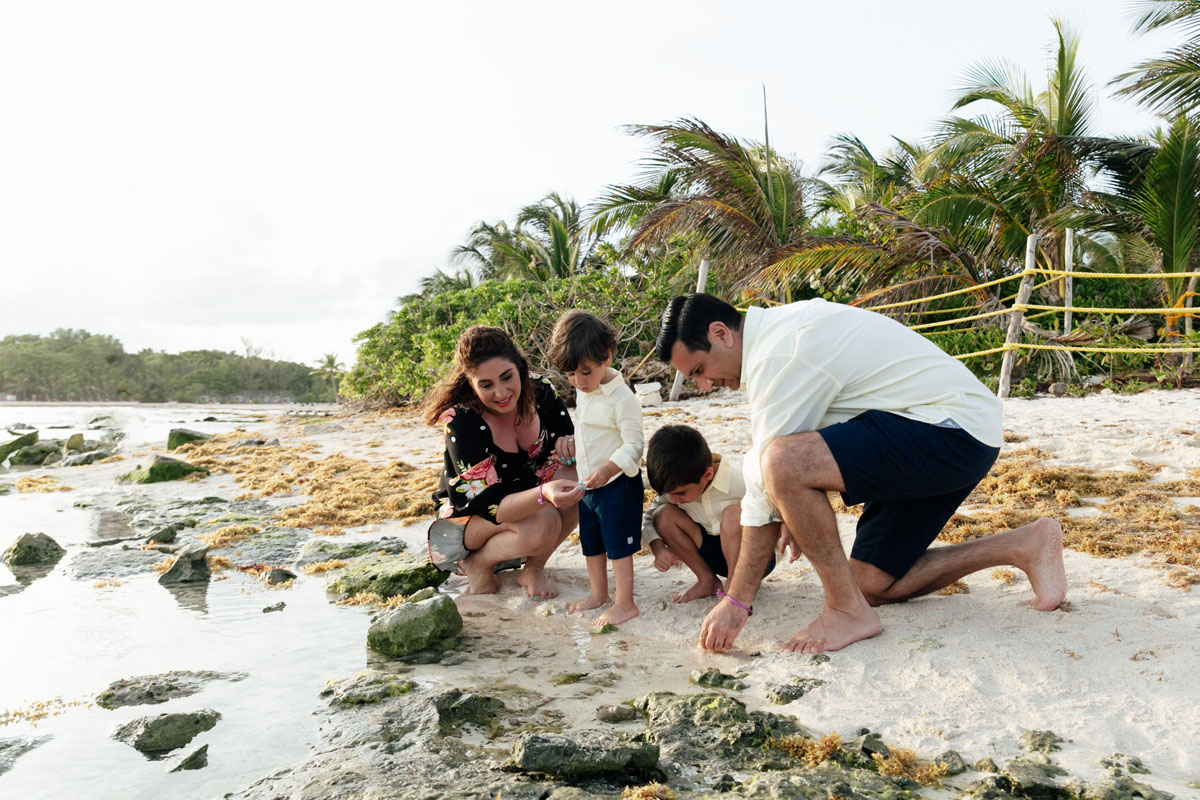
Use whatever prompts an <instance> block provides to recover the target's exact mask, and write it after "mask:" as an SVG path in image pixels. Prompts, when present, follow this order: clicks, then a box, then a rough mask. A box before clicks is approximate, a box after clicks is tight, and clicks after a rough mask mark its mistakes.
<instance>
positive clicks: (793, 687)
mask: <svg viewBox="0 0 1200 800" xmlns="http://www.w3.org/2000/svg"><path fill="white" fill-rule="evenodd" d="M824 683H825V681H823V680H821V679H820V678H796V679H795V680H794V681H792V682H791V683H784V684H778V685H775V686H768V687H767V697H768V698H770V700H771V702H772V703H774V704H775V705H779V706H782V705H787V704H788V703H791V702H793V701H795V700H799V699H800V698H801V697H804V695H806V694H808V693H809V692H811V691H812V690H813V689H815V688H817V687H818V686H822V685H824Z"/></svg>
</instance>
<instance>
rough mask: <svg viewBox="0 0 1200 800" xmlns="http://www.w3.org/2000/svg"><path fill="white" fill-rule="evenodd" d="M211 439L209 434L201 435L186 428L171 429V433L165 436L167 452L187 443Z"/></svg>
mask: <svg viewBox="0 0 1200 800" xmlns="http://www.w3.org/2000/svg"><path fill="white" fill-rule="evenodd" d="M211 438H212V436H210V435H209V434H207V433H201V432H200V431H193V430H189V429H188V428H172V429H171V432H170V433H168V434H167V450H174V449H175V448H177V447H179V446H180V445H181V444H187V443H188V442H201V441H204V440H205V439H211Z"/></svg>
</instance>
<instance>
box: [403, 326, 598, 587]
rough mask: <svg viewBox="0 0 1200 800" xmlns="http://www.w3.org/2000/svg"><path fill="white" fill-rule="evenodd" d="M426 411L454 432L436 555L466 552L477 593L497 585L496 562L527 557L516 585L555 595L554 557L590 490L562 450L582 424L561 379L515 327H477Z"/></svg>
mask: <svg viewBox="0 0 1200 800" xmlns="http://www.w3.org/2000/svg"><path fill="white" fill-rule="evenodd" d="M422 413H423V416H424V419H425V422H426V423H427V424H429V425H435V424H440V425H441V426H442V427H443V429H444V430H445V434H446V455H445V463H444V465H443V468H442V480H441V484H440V486H439V487H438V491H437V492H435V493H434V496H433V497H434V502H436V503H439V504H440V507H439V510H438V517H439V519H438V521H436V522H434V524H433V525H432V526H431V527H430V529H429V555H430V560H431V561H432V562H433V563H434V564H435V565H437V566H438V568H439V569H443V570H451V569H453V568H454V566H455V563H456V562H458V561H459V559H461V564H462V568H463V571H464V572H465V573H466V575H467V582H468V585H469V591H470V592H471V593H472V594H488V593H491V592H495V591H497V590H498V588H499V585H498V583H497V581H496V576H495V572H496V570H497V567H500V568H504V567H505V566H509V565H510V564H511V565H513V566H515V565H517V564H520V563H521V561H522V560H524V566H523V567H522V568H521V571H520V573H519V574H518V575H517V583H519V584H521V586H523V587H525V592H526V593H527V594H528V595H529V596H530V598H532V599H533V600H545V599H548V598H551V597H555V596H556V595H557V594H558V593H557V592H556V591H554V590H553V589H551V588H550V584H549V583H548V582H547V581H546V574H545V566H546V560H547V559H548V558H550V554H551V553H553V552H554V549H555V548H556V547H558V545H559V544H561V543H562V541H563V539H565V538H566V537H567V534H568V533H570V532H571V531H572V530H574V529H575V526H576V524H577V523H578V521H579V509H578V507H577V505H578V503H579V500H580V498H582V497H583V489H582V488H581V487H580V485H579V484H578V483H577V482H576V476H575V468H574V467H573V466H569V465H568V464H567V463H565V462H566V461H567V459H565V458H559V456H558V455H556V454H555V451H556V446H557V447H558V449H559V452H566V450H565V448H563V447H562V446H559V445H558V442H559V440H560V439H563V438H564V437H569V436H571V434H572V433H573V432H574V426H573V425H572V423H571V417H570V416H568V414H567V407H566V406H565V405H564V404H563V402H562V400H560V399H559V397H558V394H557V393H556V392H555V391H554V387H553V386H551V385H550V382H549V381H547V380H546V379H545V378H539V379H532V378H531V377H530V375H529V362H527V361H526V360H525V357H524V356H523V355H521V351H520V350H518V349H517V347H516V345H515V344H513V341H512V340H511V339H510V338H509V337H508V334H506V333H505V332H504V331H502V330H500V329H499V328H486V327H483V326H479V325H476V326H474V327H471V328H468V329H467V330H465V331H463V334H462V336H461V337H459V340H458V347H457V350H456V351H455V354H454V366H453V368H452V369H451V371H450V374H449V375H447V376H446V377H445V378H443V379H442V380H441V381H440V382H439V383H438V384H437V385H436V386H435V387H434V388H433V390H432V391H431V392H430V394H429V397H428V398H426V400H425V403H424V406H423V410H422ZM564 444H565V442H564Z"/></svg>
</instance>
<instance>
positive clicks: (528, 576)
mask: <svg viewBox="0 0 1200 800" xmlns="http://www.w3.org/2000/svg"><path fill="white" fill-rule="evenodd" d="M517 583H519V584H521V585H522V586H524V587H525V594H527V595H529V599H530V600H549V599H550V598H551V597H558V592H557V591H556V590H554V589H551V588H550V583H549V582H548V581H547V580H546V570H544V569H542V568H541V567H531V566H529V565H528V564H526V565H525V566H524V567H521V571H520V572H519V573H517Z"/></svg>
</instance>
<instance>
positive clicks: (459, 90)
mask: <svg viewBox="0 0 1200 800" xmlns="http://www.w3.org/2000/svg"><path fill="white" fill-rule="evenodd" d="M1129 9H1130V6H1129V3H1128V2H1126V1H1125V0H1122V1H1121V2H1116V1H1115V0H1070V1H1068V2H1054V3H1051V2H1038V1H1037V0H1007V2H1004V3H981V2H977V0H976V1H975V2H971V1H969V0H944V1H943V0H937V1H935V0H909V2H904V3H898V2H895V1H894V0H887V1H883V0H878V1H877V0H852V1H844V2H822V3H809V2H801V1H800V0H792V2H748V1H747V0H741V2H704V1H703V0H701V1H699V2H697V1H696V0H689V2H654V0H639V1H638V2H625V1H624V0H617V1H614V0H609V1H608V2H603V3H599V2H593V3H572V2H562V0H558V2H523V1H520V0H511V1H510V2H478V3H464V2H450V1H449V0H441V2H437V3H432V2H430V3H420V4H416V3H411V4H410V3H400V2H355V1H354V0H339V1H338V2H333V1H332V0H330V2H321V3H312V2H301V1H299V0H280V1H279V2H256V1H255V0H235V1H233V2H223V1H222V0H203V1H202V2H201V1H200V0H197V1H196V2H175V1H173V0H150V1H149V2H126V1H125V0H105V2H94V1H93V0H84V1H83V2H70V3H68V2H55V0H37V1H36V2H34V1H33V0H0V109H2V111H3V117H2V120H3V121H2V122H0V268H2V269H3V281H2V282H0V286H2V287H3V288H2V289H0V296H2V297H3V298H4V301H3V302H0V336H2V335H8V334H13V333H40V334H45V333H49V332H50V331H51V330H53V329H55V328H60V327H69V328H84V329H87V330H89V331H91V332H93V333H107V334H111V335H113V336H116V337H117V338H119V339H120V340H121V342H122V343H123V344H124V345H125V348H126V350H129V351H135V350H139V349H141V348H146V347H149V348H153V349H156V350H166V351H169V352H176V351H179V350H186V349H199V348H213V349H219V350H237V351H240V350H241V349H242V340H243V339H249V340H251V341H252V342H253V343H254V344H255V345H258V346H261V347H262V348H264V350H265V352H266V353H267V354H274V355H275V356H276V357H278V358H286V359H291V360H297V361H304V362H311V361H313V360H316V359H318V358H320V357H321V355H322V354H323V353H330V352H333V353H337V354H338V356H339V358H340V359H341V360H342V361H343V362H344V363H345V364H346V365H347V366H349V365H350V364H352V363H353V361H354V355H355V354H354V345H353V344H352V339H353V337H354V335H355V334H356V333H358V332H359V331H361V330H363V329H365V328H367V327H369V326H370V325H372V324H374V323H375V322H377V321H379V320H381V319H382V318H383V317H384V315H385V314H386V313H387V311H388V309H389V308H391V307H392V306H393V304H394V301H395V298H396V297H397V296H399V295H403V294H406V293H409V292H412V291H414V290H415V289H416V286H417V282H418V281H419V280H420V278H421V277H423V276H425V275H428V274H430V273H432V272H433V270H434V269H435V268H437V267H440V266H445V265H446V260H447V255H448V253H449V251H450V250H451V249H452V248H453V247H454V246H455V245H456V244H458V243H460V242H461V241H462V240H463V239H464V237H465V235H466V233H467V231H468V229H469V228H470V227H471V226H472V224H474V223H475V222H476V221H478V220H481V219H484V220H488V221H495V220H498V219H505V218H508V219H511V217H512V215H513V213H514V212H515V210H516V209H517V208H518V207H520V206H521V205H523V204H526V203H529V202H533V201H536V200H538V199H539V198H540V197H542V196H543V195H545V194H546V193H547V192H550V191H558V192H560V193H563V194H566V195H573V196H574V197H575V198H577V199H578V200H579V201H580V202H581V203H586V202H588V201H590V200H592V199H593V198H594V197H596V196H597V195H598V194H599V193H600V191H601V190H602V189H603V187H604V186H606V185H608V184H611V183H621V182H625V181H628V180H630V179H631V177H632V176H633V175H634V173H635V171H636V169H637V166H636V162H637V160H638V159H639V157H640V156H641V155H642V154H643V152H644V145H643V143H642V142H641V141H639V140H637V139H634V138H631V137H629V136H628V135H626V134H625V133H624V132H623V131H622V130H621V126H622V125H625V124H629V123H652V122H661V121H666V120H672V119H677V118H679V117H682V116H685V115H691V116H696V117H699V118H700V119H702V120H704V121H705V122H707V123H708V124H709V125H711V126H712V127H714V128H715V129H717V130H719V131H723V132H727V133H732V134H735V135H738V136H741V137H746V138H754V139H760V138H761V136H762V96H761V91H762V89H761V83H760V82H765V84H766V86H767V92H768V102H769V110H770V117H771V139H772V143H773V144H774V145H775V146H776V147H777V148H778V149H779V150H780V151H782V152H783V153H786V154H790V155H793V156H795V157H797V158H800V159H802V160H803V161H804V162H805V164H806V165H807V166H808V168H810V169H815V168H816V167H817V166H819V163H820V159H821V154H822V153H823V152H824V150H825V148H826V146H827V144H828V142H829V138H830V136H832V135H833V134H835V133H838V132H843V131H845V132H853V133H855V134H857V135H858V136H860V137H861V138H862V139H863V140H864V141H865V142H866V143H867V144H868V146H870V147H872V148H873V149H875V150H877V152H882V151H883V150H885V149H886V148H887V146H888V144H889V141H890V140H889V136H890V135H892V134H894V135H897V136H900V137H902V138H909V139H917V138H921V137H923V136H925V135H926V134H928V133H929V131H930V129H931V126H932V124H933V123H934V121H935V120H937V119H938V118H939V117H940V116H942V115H944V114H946V113H947V111H948V107H949V105H950V102H951V98H952V96H953V94H954V89H955V87H956V86H958V85H959V84H960V83H961V80H962V75H963V73H964V71H965V70H966V69H967V68H968V67H969V66H971V65H972V64H974V63H977V62H978V61H979V60H981V59H987V58H1006V59H1009V60H1011V61H1013V62H1015V63H1016V64H1018V65H1020V66H1022V67H1023V68H1024V69H1025V70H1027V71H1028V72H1029V74H1030V77H1031V79H1033V82H1034V85H1035V86H1039V87H1040V86H1041V85H1042V83H1043V81H1044V77H1043V76H1044V70H1045V66H1046V63H1047V57H1048V48H1049V46H1050V44H1051V41H1052V37H1053V35H1054V34H1053V29H1052V27H1051V23H1050V18H1051V17H1052V16H1059V17H1062V18H1064V19H1066V20H1067V21H1068V22H1069V23H1070V24H1071V25H1072V26H1073V27H1074V28H1075V29H1076V30H1077V31H1078V32H1079V33H1080V35H1081V38H1082V45H1081V48H1080V50H1081V53H1080V55H1081V60H1082V62H1083V63H1084V65H1085V66H1086V67H1087V69H1088V71H1089V73H1090V75H1091V77H1092V79H1093V82H1094V85H1095V87H1096V94H1097V97H1098V99H1099V101H1100V113H1099V115H1098V117H1097V119H1096V128H1097V132H1102V133H1107V134H1116V133H1121V134H1136V133H1141V132H1143V131H1145V130H1147V129H1149V127H1150V126H1152V124H1153V120H1152V118H1151V117H1149V116H1148V115H1146V114H1145V113H1143V112H1140V111H1139V110H1138V109H1136V108H1135V107H1133V106H1132V105H1131V104H1129V103H1127V102H1118V101H1115V100H1113V99H1111V98H1110V97H1109V91H1108V89H1107V88H1106V87H1105V84H1106V83H1107V82H1108V80H1109V79H1110V78H1111V77H1113V76H1114V75H1115V74H1117V73H1118V72H1120V71H1122V70H1124V69H1126V68H1128V67H1129V66H1130V65H1131V64H1132V63H1134V62H1135V61H1137V60H1140V59H1142V58H1145V57H1147V56H1149V55H1152V54H1154V53H1157V52H1160V51H1162V50H1163V49H1165V47H1166V46H1168V45H1169V44H1171V43H1173V41H1174V40H1175V37H1173V36H1172V35H1170V34H1165V35H1164V34H1156V35H1155V36H1146V37H1138V38H1135V37H1133V36H1132V35H1131V34H1130V32H1129V28H1130V10H1129ZM981 110H982V109H981Z"/></svg>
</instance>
